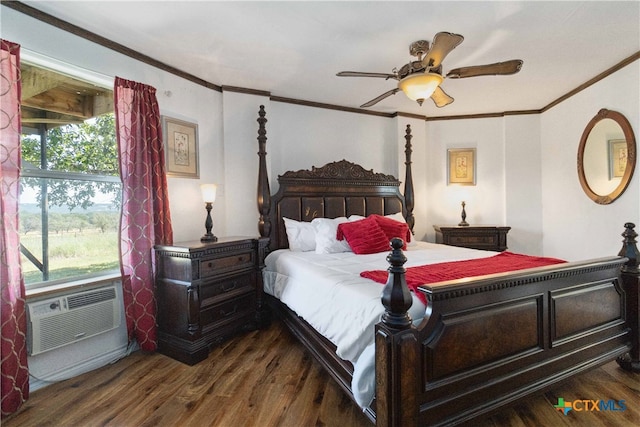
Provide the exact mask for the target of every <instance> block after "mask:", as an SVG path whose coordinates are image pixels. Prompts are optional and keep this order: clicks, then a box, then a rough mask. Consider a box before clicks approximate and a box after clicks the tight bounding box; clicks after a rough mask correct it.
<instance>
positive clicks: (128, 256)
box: [114, 77, 173, 351]
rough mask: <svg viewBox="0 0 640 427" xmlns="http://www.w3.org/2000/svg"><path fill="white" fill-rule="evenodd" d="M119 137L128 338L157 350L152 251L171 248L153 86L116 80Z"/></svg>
mask: <svg viewBox="0 0 640 427" xmlns="http://www.w3.org/2000/svg"><path fill="white" fill-rule="evenodd" d="M114 101H115V113H116V136H117V139H118V153H119V160H120V177H121V179H122V216H121V219H120V257H121V270H122V276H123V289H124V303H125V313H126V319H127V330H128V332H129V340H130V341H131V340H133V339H135V340H137V342H138V343H139V345H140V348H141V349H142V350H144V351H154V350H155V349H156V348H157V332H156V300H155V296H154V280H153V279H154V278H153V274H154V272H153V261H154V254H153V247H154V245H156V244H172V243H173V230H172V227H171V215H170V213H169V198H168V192H167V178H166V174H165V162H164V149H163V143H162V128H161V123H160V109H159V107H158V101H157V99H156V90H155V88H153V87H151V86H148V85H145V84H142V83H136V82H133V81H129V80H125V79H122V78H120V77H116V81H115V86H114Z"/></svg>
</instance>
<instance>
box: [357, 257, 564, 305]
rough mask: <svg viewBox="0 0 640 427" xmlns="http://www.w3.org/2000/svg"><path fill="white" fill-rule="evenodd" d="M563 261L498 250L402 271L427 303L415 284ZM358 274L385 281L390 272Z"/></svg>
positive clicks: (413, 288)
mask: <svg viewBox="0 0 640 427" xmlns="http://www.w3.org/2000/svg"><path fill="white" fill-rule="evenodd" d="M563 262H566V261H563V260H561V259H557V258H547V257H537V256H529V255H520V254H514V253H512V252H501V253H499V254H498V255H495V256H492V257H489V258H481V259H471V260H465V261H452V262H442V263H438V264H430V265H421V266H419V267H409V268H407V273H406V275H405V277H406V279H407V285H408V286H409V289H411V290H412V291H413V292H414V293H415V294H416V296H417V297H418V298H420V300H421V301H422V302H423V303H425V304H426V303H427V301H426V298H425V296H424V294H423V293H422V292H419V291H418V286H420V285H424V284H428V283H436V282H444V281H445V280H454V279H462V278H464V277H475V276H482V275H485V274H494V273H504V272H507V271H514V270H524V269H525V268H533V267H542V266H545V265H552V264H560V263H563ZM360 276H362V277H365V278H367V279H371V280H374V281H376V282H379V283H382V284H385V283H387V278H388V276H389V273H388V272H387V271H386V270H372V271H363V272H362V273H360Z"/></svg>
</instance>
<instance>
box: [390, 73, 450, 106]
mask: <svg viewBox="0 0 640 427" xmlns="http://www.w3.org/2000/svg"><path fill="white" fill-rule="evenodd" d="M442 80H443V78H442V76H441V75H440V74H436V73H415V74H411V75H408V76H407V77H405V78H404V79H402V80H400V82H398V87H399V88H400V89H401V90H402V91H403V92H404V93H405V95H407V97H408V98H409V99H412V100H414V101H418V100H425V99H427V98H429V97H430V96H431V95H432V94H433V92H434V91H435V90H436V88H437V87H438V86H439V85H440V83H442Z"/></svg>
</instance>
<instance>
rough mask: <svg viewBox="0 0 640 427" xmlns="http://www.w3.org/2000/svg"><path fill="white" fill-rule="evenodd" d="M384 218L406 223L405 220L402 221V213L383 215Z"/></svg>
mask: <svg viewBox="0 0 640 427" xmlns="http://www.w3.org/2000/svg"><path fill="white" fill-rule="evenodd" d="M385 217H386V218H391V219H395V220H396V221H398V222H404V223H406V222H407V220H406V219H404V215H402V212H397V213H394V214H391V215H385Z"/></svg>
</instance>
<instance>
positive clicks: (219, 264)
mask: <svg viewBox="0 0 640 427" xmlns="http://www.w3.org/2000/svg"><path fill="white" fill-rule="evenodd" d="M253 255H254V253H253V252H244V253H239V254H233V255H231V256H227V257H220V258H212V259H203V260H202V261H200V277H201V278H203V279H204V278H205V277H210V276H213V275H219V274H222V273H226V272H229V271H236V270H242V269H244V268H254V266H255V261H254V258H253Z"/></svg>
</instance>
